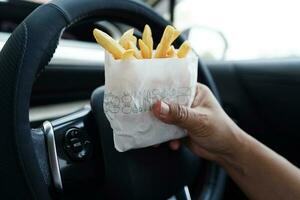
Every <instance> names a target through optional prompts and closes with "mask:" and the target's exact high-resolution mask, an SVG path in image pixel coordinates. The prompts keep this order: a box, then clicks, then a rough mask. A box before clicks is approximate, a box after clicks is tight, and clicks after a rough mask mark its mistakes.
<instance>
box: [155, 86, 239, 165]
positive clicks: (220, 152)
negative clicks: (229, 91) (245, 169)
mask: <svg viewBox="0 0 300 200" xmlns="http://www.w3.org/2000/svg"><path fill="white" fill-rule="evenodd" d="M152 110H153V113H154V115H155V116H156V117H157V118H158V119H160V120H161V121H163V122H165V123H168V124H174V125H177V126H179V127H182V128H184V129H186V130H187V131H188V136H189V139H188V141H189V142H188V146H189V147H190V149H191V150H192V151H193V152H194V153H195V154H197V155H199V156H201V157H203V158H206V159H209V160H214V161H218V160H219V159H222V156H225V155H229V154H232V152H233V151H235V150H234V146H235V145H233V143H235V142H236V141H235V140H237V139H238V135H239V134H241V133H242V130H241V129H240V128H239V127H238V126H237V125H236V124H235V123H234V122H233V121H232V120H231V119H230V118H229V117H228V115H227V114H226V113H225V112H224V110H223V109H222V107H221V106H220V104H219V103H218V102H217V100H216V99H215V97H214V96H213V94H212V92H211V91H210V90H209V89H208V87H206V86H205V85H202V84H199V83H198V84H197V88H196V95H195V98H194V101H193V103H192V106H191V108H188V107H184V106H181V105H178V104H166V103H164V102H161V101H158V102H157V103H156V104H154V106H153V109H152ZM179 146H180V141H179V140H174V141H171V142H170V147H171V148H172V149H174V150H176V149H178V148H179Z"/></svg>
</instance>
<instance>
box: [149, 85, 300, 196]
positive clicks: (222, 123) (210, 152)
mask: <svg viewBox="0 0 300 200" xmlns="http://www.w3.org/2000/svg"><path fill="white" fill-rule="evenodd" d="M153 113H154V115H155V116H156V117H157V118H158V119H160V120H161V121H163V122H165V123H169V124H175V125H177V126H180V127H182V128H184V129H186V130H187V131H188V136H189V137H188V141H189V143H188V144H189V147H190V149H191V150H192V151H193V152H194V153H195V154H197V155H199V156H201V157H203V158H206V159H209V160H213V161H216V162H217V163H219V164H220V165H221V166H222V167H223V168H224V169H225V170H226V171H227V173H228V174H229V175H230V176H231V178H232V179H233V180H235V182H236V183H237V184H238V185H239V186H240V187H241V189H242V190H243V191H244V192H245V193H246V195H247V196H248V197H249V198H250V199H300V170H299V169H298V168H297V167H295V166H293V165H292V164H291V163H290V162H288V161H287V160H286V159H284V158H283V157H281V156H279V155H278V154H276V153H275V152H274V151H272V150H271V149H269V148H268V147H266V146H265V145H263V144H261V143H260V142H259V141H257V140H255V139H254V138H253V137H251V136H249V135H248V134H247V133H245V132H244V131H242V130H241V129H240V128H239V127H238V126H237V125H236V124H235V123H234V122H233V121H232V120H231V119H230V118H229V117H228V115H227V114H226V113H225V112H224V110H223V109H222V108H221V106H220V105H219V103H218V102H217V100H216V99H215V98H214V96H213V94H212V93H211V91H210V90H209V89H208V88H207V87H206V86H204V85H201V84H198V85H197V92H196V96H195V99H194V102H193V104H192V106H191V108H187V107H184V106H180V105H177V104H166V103H163V102H157V103H156V104H155V105H154V106H153ZM170 145H171V148H172V149H178V148H179V145H180V142H179V140H174V141H172V142H171V143H170Z"/></svg>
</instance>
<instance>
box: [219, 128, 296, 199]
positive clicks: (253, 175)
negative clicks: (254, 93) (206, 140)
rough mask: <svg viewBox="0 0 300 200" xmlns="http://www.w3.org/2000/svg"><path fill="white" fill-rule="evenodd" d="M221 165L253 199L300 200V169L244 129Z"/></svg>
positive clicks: (220, 161)
mask: <svg viewBox="0 0 300 200" xmlns="http://www.w3.org/2000/svg"><path fill="white" fill-rule="evenodd" d="M234 140H236V141H235V145H234V147H233V149H234V153H232V154H231V155H226V156H222V157H220V159H219V160H218V162H219V164H220V165H222V166H223V167H224V169H225V170H226V171H227V172H228V174H229V175H230V176H231V177H232V179H233V180H234V181H235V182H236V183H237V184H238V185H239V186H240V188H241V189H242V190H243V191H244V192H245V193H246V195H247V196H248V197H249V198H250V199H264V200H265V199H274V200H276V199H300V170H299V169H298V168H296V167H295V166H294V165H292V164H291V163H290V162H288V161H287V160H286V159H284V158H283V157H281V156H280V155H278V154H276V153H275V152H274V151H272V150H271V149H269V148H268V147H266V146H264V145H263V144H261V143H260V142H258V141H257V140H255V139H254V138H252V137H251V136H249V135H247V134H246V133H244V132H243V131H241V130H240V132H239V133H235V136H234Z"/></svg>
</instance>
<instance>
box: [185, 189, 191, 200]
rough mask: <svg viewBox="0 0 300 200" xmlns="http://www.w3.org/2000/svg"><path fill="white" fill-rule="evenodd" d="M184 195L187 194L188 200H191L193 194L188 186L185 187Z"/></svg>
mask: <svg viewBox="0 0 300 200" xmlns="http://www.w3.org/2000/svg"><path fill="white" fill-rule="evenodd" d="M184 193H185V197H186V200H191V194H190V190H189V188H188V186H184Z"/></svg>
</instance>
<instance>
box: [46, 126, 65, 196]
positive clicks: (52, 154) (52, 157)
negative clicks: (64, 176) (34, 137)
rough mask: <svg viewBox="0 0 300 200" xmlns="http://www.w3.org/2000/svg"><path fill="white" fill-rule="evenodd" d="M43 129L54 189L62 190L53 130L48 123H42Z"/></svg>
mask: <svg viewBox="0 0 300 200" xmlns="http://www.w3.org/2000/svg"><path fill="white" fill-rule="evenodd" d="M43 129H44V133H45V135H46V143H47V149H48V158H49V163H50V170H51V174H52V178H53V182H54V187H55V188H56V189H58V190H63V186H62V181H61V176H60V170H59V163H58V159H57V153H56V144H55V138H54V130H53V127H52V124H51V123H50V122H49V121H45V122H44V123H43Z"/></svg>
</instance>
